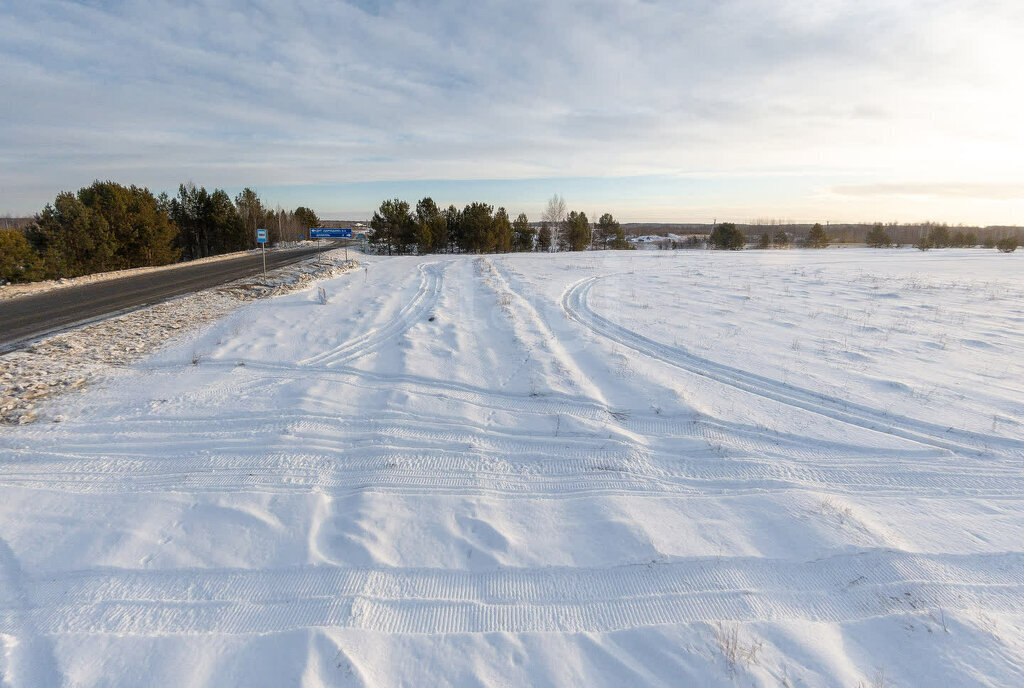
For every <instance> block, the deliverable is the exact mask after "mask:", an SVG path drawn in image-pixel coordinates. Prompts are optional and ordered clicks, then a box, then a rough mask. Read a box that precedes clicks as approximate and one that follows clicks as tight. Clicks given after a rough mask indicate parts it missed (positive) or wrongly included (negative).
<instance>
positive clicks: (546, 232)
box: [537, 221, 551, 253]
mask: <svg viewBox="0 0 1024 688" xmlns="http://www.w3.org/2000/svg"><path fill="white" fill-rule="evenodd" d="M537 250H538V251H540V252H541V253H547V252H549V251H550V250H551V227H549V226H548V223H547V222H546V221H545V222H541V223H540V230H538V231H537Z"/></svg>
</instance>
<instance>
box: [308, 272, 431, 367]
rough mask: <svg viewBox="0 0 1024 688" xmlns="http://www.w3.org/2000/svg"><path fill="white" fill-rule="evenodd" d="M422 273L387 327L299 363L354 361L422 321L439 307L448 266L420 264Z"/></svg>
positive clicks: (322, 363) (320, 363) (378, 328)
mask: <svg viewBox="0 0 1024 688" xmlns="http://www.w3.org/2000/svg"><path fill="white" fill-rule="evenodd" d="M417 269H418V271H419V279H420V282H419V286H418V288H417V289H416V293H415V294H414V295H413V297H412V298H411V299H409V301H407V302H406V303H405V304H404V305H403V306H402V307H401V308H400V309H399V310H398V312H397V313H396V314H395V316H394V317H393V318H390V319H389V320H388V321H387V322H386V323H385V324H383V325H381V326H380V327H376V328H373V329H371V330H369V331H368V332H365V333H363V334H361V335H359V336H357V337H354V338H352V339H349V340H346V341H345V342H343V343H342V344H340V345H338V346H336V347H334V348H333V349H329V350H328V351H324V352H322V353H319V354H316V355H315V356H310V357H309V358H305V359H303V360H301V361H299V363H298V365H299V366H300V367H308V366H316V365H323V366H331V365H333V364H335V363H339V362H347V361H352V360H355V359H357V358H360V357H362V356H365V355H367V354H370V353H372V352H373V351H374V350H376V349H377V348H378V347H379V346H380V345H381V344H383V343H384V342H387V341H389V340H391V339H393V338H395V337H397V336H398V335H400V334H402V333H403V332H405V331H406V330H408V329H409V328H410V327H412V326H413V325H414V324H416V323H417V322H419V321H420V320H422V318H423V316H424V315H425V314H426V313H427V312H429V311H430V309H431V308H433V307H434V305H435V304H436V303H437V297H438V295H439V294H440V293H441V283H442V280H443V276H444V272H445V270H446V269H447V265H444V264H441V263H421V264H420V265H418V266H417Z"/></svg>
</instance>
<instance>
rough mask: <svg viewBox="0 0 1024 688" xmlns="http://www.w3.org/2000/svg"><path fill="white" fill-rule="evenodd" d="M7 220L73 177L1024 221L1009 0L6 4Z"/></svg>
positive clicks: (574, 205)
mask: <svg viewBox="0 0 1024 688" xmlns="http://www.w3.org/2000/svg"><path fill="white" fill-rule="evenodd" d="M0 26H3V27H4V29H3V32H2V35H3V38H2V40H0V89H2V92H3V94H4V97H3V98H2V99H0V119H2V122H0V124H2V126H0V214H11V215H15V216H19V215H29V214H32V213H35V212H38V211H39V210H40V209H41V208H42V206H43V205H44V204H46V203H47V202H51V201H52V200H53V198H54V196H56V194H57V193H59V192H60V191H64V190H76V189H78V188H80V187H82V186H86V185H88V184H90V183H91V182H92V181H93V180H94V179H111V180H114V181H117V182H121V183H125V184H137V185H141V186H147V187H149V188H150V189H152V190H154V192H160V191H165V190H166V191H170V192H172V193H173V192H174V191H175V190H176V188H177V186H178V184H180V183H182V182H193V183H195V184H197V185H202V186H206V187H208V188H212V187H219V188H225V189H227V190H228V191H229V192H232V193H233V192H236V191H237V190H239V189H241V188H242V187H245V186H251V187H253V188H255V189H257V191H258V192H259V193H260V195H261V197H262V198H263V199H264V201H265V202H267V203H268V204H270V205H275V204H280V205H281V206H283V207H285V208H292V207H295V206H297V205H306V206H310V207H312V208H314V210H316V211H317V212H318V213H319V214H320V215H321V217H325V218H344V219H358V218H363V217H368V216H369V215H370V214H371V213H372V212H373V209H374V208H375V207H376V206H378V205H379V204H380V202H381V201H382V200H383V199H385V198H390V197H401V198H404V199H406V200H409V201H410V202H412V203H415V201H416V200H417V199H418V198H421V197H422V196H425V195H430V196H432V197H433V198H434V199H435V200H436V201H438V203H439V204H442V205H447V204H449V203H455V204H456V205H464V204H466V203H468V202H471V201H476V200H481V201H486V202H489V203H492V204H494V205H496V206H506V207H507V208H508V209H509V212H510V213H512V214H513V215H515V214H518V213H519V212H526V213H528V214H530V215H531V216H533V217H537V216H539V214H540V212H541V210H542V209H543V207H544V205H545V203H546V201H547V199H548V198H550V197H551V195H552V194H555V193H558V194H561V195H562V196H563V197H565V199H566V201H567V203H568V206H569V207H570V209H579V210H583V211H584V212H587V213H588V214H591V213H598V214H599V213H603V212H612V213H613V214H615V215H616V217H617V218H618V219H620V220H623V221H627V222H628V221H633V222H640V221H655V222H710V221H712V220H714V219H718V220H725V219H729V220H733V221H737V222H749V221H753V220H758V219H781V220H790V221H799V222H805V221H831V222H861V221H864V222H871V221H887V222H888V221H904V222H910V221H920V220H936V221H946V222H951V223H961V222H962V223H967V224H1018V225H1024V118H1022V112H1024V40H1021V39H1020V36H1022V35H1024V2H1020V0H986V1H984V2H981V1H974V0H884V1H879V0H857V1H840V0H815V1H814V2H808V1H807V0H675V1H671V2H659V1H655V0H589V1H587V2H565V1H560V0H546V1H534V0H518V1H516V2H491V1H489V0H464V1H463V0H435V1H433V2H425V1H424V2H420V1H415V0H413V1H393V0H352V1H351V2H347V3H346V2H341V1H336V2H335V1H328V0H306V1H300V2H294V3H284V2H279V1H264V0H252V1H249V2H235V1H233V0H195V1H191V2H189V1H181V0H179V1H176V2H161V1H160V0H145V1H135V2H102V1H99V0H93V1H86V2H51V1H47V0H33V1H32V2H24V1H14V0H0Z"/></svg>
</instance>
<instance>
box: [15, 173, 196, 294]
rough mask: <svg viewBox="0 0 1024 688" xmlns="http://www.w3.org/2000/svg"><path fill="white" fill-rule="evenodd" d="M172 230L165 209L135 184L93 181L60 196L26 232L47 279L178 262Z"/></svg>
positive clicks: (175, 230)
mask: <svg viewBox="0 0 1024 688" xmlns="http://www.w3.org/2000/svg"><path fill="white" fill-rule="evenodd" d="M176 233H177V228H176V227H175V226H174V224H172V222H171V220H170V218H169V217H168V216H167V212H166V210H165V208H164V206H163V205H162V204H161V203H160V202H159V201H158V200H157V199H156V198H155V197H154V196H153V194H152V193H150V192H149V190H148V189H143V188H140V187H137V186H131V187H125V186H122V185H120V184H115V183H114V182H100V181H97V182H94V183H93V184H92V185H91V186H88V187H86V188H83V189H80V190H79V191H78V194H77V195H75V194H71V193H70V192H64V193H61V194H59V195H58V196H57V198H56V199H55V200H54V203H53V205H47V206H46V207H45V208H43V211H42V212H41V213H40V214H39V215H37V216H36V218H35V221H34V222H33V224H32V225H31V226H30V227H29V229H28V232H27V234H26V237H27V239H28V240H29V242H30V243H31V244H32V246H33V247H34V249H35V250H36V252H37V253H38V254H39V255H40V257H41V259H42V264H43V272H44V274H46V275H47V276H50V277H76V276H78V275H87V274H90V273H94V272H104V271H107V270H118V269H122V268H133V267H142V266H146V265H165V264H167V263H171V262H174V261H176V260H178V257H179V252H178V251H177V250H176V249H175V247H174V238H175V235H176Z"/></svg>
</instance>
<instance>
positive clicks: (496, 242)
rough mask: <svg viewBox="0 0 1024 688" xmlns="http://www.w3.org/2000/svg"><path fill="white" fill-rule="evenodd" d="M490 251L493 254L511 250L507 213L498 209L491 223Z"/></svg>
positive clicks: (502, 209)
mask: <svg viewBox="0 0 1024 688" xmlns="http://www.w3.org/2000/svg"><path fill="white" fill-rule="evenodd" d="M490 244H491V246H490V250H492V251H494V252H495V253H508V252H509V251H511V250H512V223H511V222H509V221H508V212H507V211H506V210H505V209H504V208H498V212H496V213H494V220H493V221H492V223H491V240H490Z"/></svg>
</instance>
